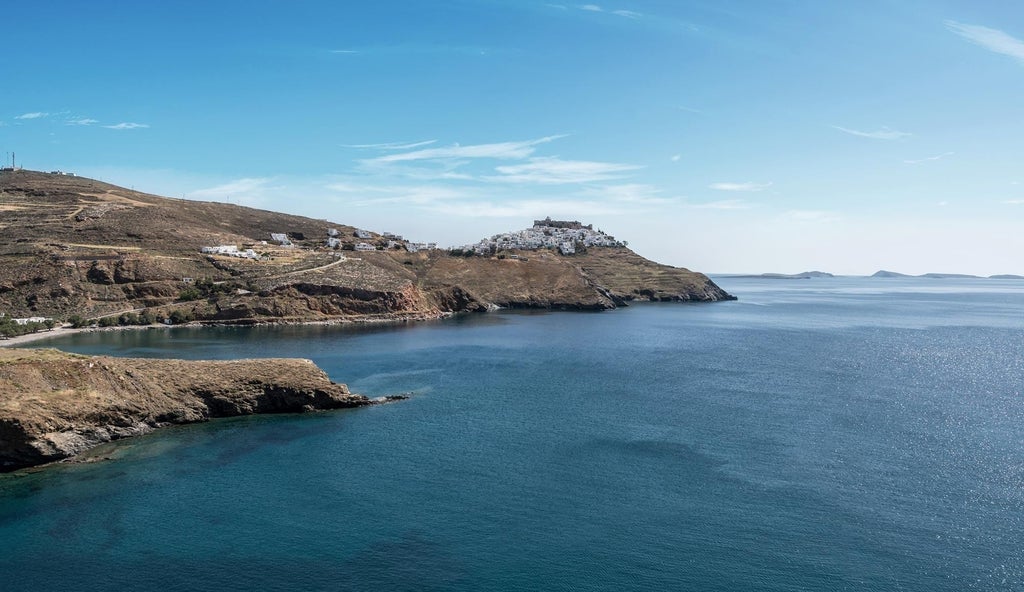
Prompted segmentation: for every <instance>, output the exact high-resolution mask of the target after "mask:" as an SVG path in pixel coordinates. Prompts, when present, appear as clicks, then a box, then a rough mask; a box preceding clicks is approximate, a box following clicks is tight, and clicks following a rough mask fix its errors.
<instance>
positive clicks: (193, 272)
mask: <svg viewBox="0 0 1024 592" xmlns="http://www.w3.org/2000/svg"><path fill="white" fill-rule="evenodd" d="M0 230H3V232H0V312H5V313H8V314H11V315H12V316H48V317H55V318H57V319H61V320H64V319H68V318H69V317H71V316H72V315H80V316H82V317H85V318H95V317H101V316H105V315H114V316H117V315H120V314H121V313H126V312H128V311H131V312H132V314H134V315H136V316H138V315H141V314H142V313H143V309H145V312H146V313H147V315H146V316H147V319H150V320H152V319H154V318H155V319H163V318H166V317H171V316H172V313H175V312H177V313H178V314H177V315H176V316H175V317H174V318H176V319H177V320H201V321H211V322H238V323H253V322H267V321H322V320H370V319H373V320H378V319H391V320H405V319H420V318H431V317H437V316H440V315H442V314H445V313H450V312H464V311H477V310H487V309H489V308H494V307H511V308H517V307H529V308H556V309H568V310H601V309H609V308H614V307H616V306H619V305H622V304H624V303H626V302H628V301H630V300H682V301H716V300H727V299H731V298H732V297H731V296H729V295H728V294H726V293H725V292H724V291H722V290H721V289H720V288H718V286H716V285H714V283H712V282H711V280H709V279H708V278H707V277H706V276H704V275H702V274H699V273H695V272H691V271H689V270H686V269H680V268H674V267H670V266H666V265H659V264H656V263H653V262H651V261H648V260H647V259H644V258H643V257H640V256H639V255H637V254H636V253H633V252H632V251H630V250H629V249H627V248H625V247H623V246H619V247H594V248H590V249H588V250H587V251H586V252H585V253H578V254H575V255H569V256H562V255H560V254H558V252H557V250H552V249H544V250H535V251H522V252H519V253H518V254H517V253H498V254H497V255H496V256H483V257H481V256H473V257H454V256H451V255H449V254H448V253H447V252H445V251H441V250H431V251H428V252H424V251H420V252H418V253H410V252H408V251H407V250H406V249H405V248H403V247H394V246H392V247H390V248H389V247H388V244H389V241H388V240H387V239H386V238H385V237H383V236H382V235H378V234H374V233H365V232H362V231H360V232H358V233H357V232H356V231H355V229H354V228H352V227H350V226H345V225H341V224H334V223H330V222H327V221H324V220H313V219H310V218H304V217H301V216H291V215H287V214H279V213H275V212H268V211H263V210H254V209H251V208H244V207H240V206H234V205H230V204H222V203H208V202H197V201H189V200H180V199H168V198H163V197H159V196H155V195H149V194H145V193H140V192H136V191H132V190H129V189H125V188H123V187H117V186H114V185H109V184H106V183H101V182H98V181H94V180H91V179H85V178H81V177H67V176H63V175H51V174H46V173H33V172H29V171H15V172H3V173H0ZM357 234H358V235H359V236H357ZM272 235H274V236H277V237H279V238H280V237H282V236H286V237H287V238H288V241H289V242H290V243H291V244H289V245H279V244H277V242H275V241H274V240H273V238H272ZM328 238H331V240H332V241H336V243H337V246H338V247H340V249H341V250H338V249H335V248H332V247H328V246H327V239H328ZM278 242H279V241H278ZM357 242H362V243H367V244H371V245H374V246H377V247H379V250H373V251H368V252H363V251H353V250H351V249H353V248H354V247H355V245H356V243H357ZM220 245H232V246H235V247H237V248H238V249H242V250H245V249H251V250H252V251H253V254H254V255H258V256H259V258H258V259H251V258H243V257H232V256H227V255H216V254H204V253H201V252H200V250H201V249H202V248H203V247H210V246H220ZM510 255H514V256H510ZM131 322H134V321H132V320H126V321H125V323H131ZM146 322H149V321H146Z"/></svg>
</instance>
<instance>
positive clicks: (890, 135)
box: [832, 125, 913, 140]
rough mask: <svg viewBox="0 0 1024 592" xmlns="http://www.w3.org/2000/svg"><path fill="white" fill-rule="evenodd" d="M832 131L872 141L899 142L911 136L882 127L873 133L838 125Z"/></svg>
mask: <svg viewBox="0 0 1024 592" xmlns="http://www.w3.org/2000/svg"><path fill="white" fill-rule="evenodd" d="M832 128H833V129H837V130H839V131H841V132H843V133H846V134H850V135H851V136H860V137H861V138H871V139H872V140H900V139H902V138H906V137H908V136H911V135H913V134H910V133H908V132H901V131H899V130H894V129H890V128H888V127H882V128H881V129H878V130H875V131H873V132H865V131H860V130H855V129H850V128H847V127H842V126H838V125H833V126H832Z"/></svg>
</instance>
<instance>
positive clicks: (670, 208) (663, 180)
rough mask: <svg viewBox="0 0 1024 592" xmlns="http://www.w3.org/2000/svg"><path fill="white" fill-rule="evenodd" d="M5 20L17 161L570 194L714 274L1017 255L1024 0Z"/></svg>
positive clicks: (218, 8) (494, 212)
mask: <svg viewBox="0 0 1024 592" xmlns="http://www.w3.org/2000/svg"><path fill="white" fill-rule="evenodd" d="M41 14H59V15H61V17H60V18H40V15H41ZM5 16H6V17H7V19H8V22H10V23H18V26H16V27H10V28H9V31H8V41H9V46H10V47H13V48H19V53H18V57H17V59H13V60H10V61H9V63H8V64H7V65H6V66H5V73H4V78H5V82H6V85H5V86H6V87H7V88H9V89H13V90H14V91H16V92H7V93H4V94H3V95H2V96H0V150H3V151H4V153H5V154H6V153H9V152H11V151H15V152H17V154H18V164H19V165H23V166H25V167H26V168H30V169H36V170H55V169H62V170H68V171H74V172H76V173H78V174H81V175H85V176H89V177H94V178H99V179H101V180H104V181H108V182H111V183H115V184H118V185H123V186H129V187H134V188H135V189H138V190H142V191H147V192H150V193H156V194H160V195H166V196H169V197H186V198H190V199H203V200H211V201H230V202H231V203H237V204H241V205H247V206H253V207H259V208H264V209H272V210H278V211H284V212H289V213H296V214H302V215H306V216H311V217H315V218H325V219H329V220H332V221H336V222H340V223H345V224H350V225H353V226H358V227H364V228H368V229H371V230H375V231H391V232H396V233H399V234H402V235H405V236H406V237H408V238H411V239H414V240H424V241H427V240H429V241H437V242H439V243H441V244H444V245H461V244H466V243H470V242H474V241H476V240H478V239H480V238H483V237H486V236H490V235H493V234H496V233H499V232H504V231H508V230H516V229H520V228H524V227H526V226H529V224H530V223H531V222H532V220H533V219H535V218H543V217H544V216H551V217H553V218H570V219H578V220H580V221H582V222H584V223H592V224H594V226H595V228H602V229H603V230H605V231H607V232H609V233H610V234H613V235H615V236H616V237H617V238H619V239H620V240H625V241H628V242H629V244H630V247H631V248H632V249H634V250H636V251H637V252H638V253H640V254H641V255H644V256H646V257H648V258H650V259H654V260H656V261H659V262H663V263H669V264H672V265H677V266H683V267H687V268H690V269H694V270H699V271H704V272H708V273H718V274H729V273H764V272H778V273H798V272H801V271H807V270H821V271H826V272H830V273H834V274H837V275H840V274H841V275H870V274H872V273H874V272H875V271H878V270H880V269H887V270H892V271H897V272H900V273H906V274H913V275H916V274H921V273H927V272H939V273H965V274H975V275H982V276H988V275H993V274H1024V264H1022V263H1021V262H1020V257H1019V254H1020V253H1021V252H1022V250H1024V233H1021V232H1020V226H1021V222H1022V221H1024V186H1022V185H1021V182H1022V181H1024V179H1022V178H1021V175H1020V174H1019V163H1020V162H1021V161H1022V156H1024V154H1022V152H1024V148H1022V147H1021V146H1020V144H1019V142H1015V140H1016V138H1019V137H1021V136H1022V133H1024V118H1021V117H1020V116H1019V111H1020V106H1019V99H1018V98H1017V97H1019V96H1020V91H1021V90H1024V88H1022V87H1024V41H1022V39H1024V27H1022V26H1020V25H1019V23H1022V22H1024V19H1022V18H1021V17H1024V7H1020V6H1012V5H1004V6H978V5H976V3H970V2H965V1H941V0H940V1H934V2H931V1H929V2H924V1H914V0H909V1H906V2H899V3H896V2H891V1H888V0H872V1H869V2H864V3H856V4H844V5H837V4H836V3H820V2H812V1H810V0H793V1H785V2H781V3H776V4H773V5H766V4H764V3H759V2H750V1H736V2H712V1H699V2H686V3H679V2H670V1H668V0H647V1H642V0H623V1H621V2H615V3H603V2H602V3H596V4H589V3H588V4H561V3H550V2H543V1H529V0H521V1H515V2H513V1H511V0H448V1H442V2H432V3H425V4H424V3H415V4H410V3H407V2H396V1H394V0H389V1H382V2H377V3H372V4H359V5H351V4H348V3H346V4H344V5H341V4H338V3H328V2H307V3H303V4H301V5H291V4H284V3H281V2H275V1H268V0H262V1H255V2H246V3H240V2H220V3H217V4H215V5H210V4H209V3H192V2H185V3H179V4H176V5H175V6H173V7H172V6H149V5H121V4H118V3H114V2H103V3H90V4H88V5H82V4H81V3H77V2H71V1H46V0H43V1H42V2H41V3H35V4H31V5H28V4H20V5H13V6H10V7H7V8H6V9H5ZM5 162H8V163H9V162H10V160H9V156H7V160H6V161H5Z"/></svg>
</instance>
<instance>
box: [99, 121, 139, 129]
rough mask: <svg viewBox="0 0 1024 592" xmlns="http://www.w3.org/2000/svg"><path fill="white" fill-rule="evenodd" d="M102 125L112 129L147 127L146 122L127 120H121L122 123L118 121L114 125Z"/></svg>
mask: <svg viewBox="0 0 1024 592" xmlns="http://www.w3.org/2000/svg"><path fill="white" fill-rule="evenodd" d="M103 127H105V128H107V129H113V130H130V129H143V128H147V127H149V124H146V123H132V122H127V121H126V122H122V123H118V124H114V125H105V126H103Z"/></svg>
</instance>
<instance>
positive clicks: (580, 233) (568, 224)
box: [461, 216, 626, 255]
mask: <svg viewBox="0 0 1024 592" xmlns="http://www.w3.org/2000/svg"><path fill="white" fill-rule="evenodd" d="M625 246H626V243H624V242H619V241H617V240H615V237H614V236H610V235H607V234H605V233H604V232H601V231H600V230H594V225H593V224H587V225H586V226H584V225H583V224H581V223H580V222H577V221H576V220H572V221H568V220H552V219H551V217H550V216H549V217H547V218H545V219H543V220H534V221H533V227H531V228H527V229H525V230H518V231H515V232H504V233H502V234H496V235H494V236H492V237H491V238H485V239H483V240H481V241H480V242H478V243H476V244H472V245H465V246H463V247H462V248H461V251H463V252H471V253H474V254H476V255H493V254H494V253H496V252H498V251H536V250H539V249H558V251H559V253H561V254H562V255H574V254H576V253H577V252H582V251H585V250H586V249H587V247H625Z"/></svg>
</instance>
